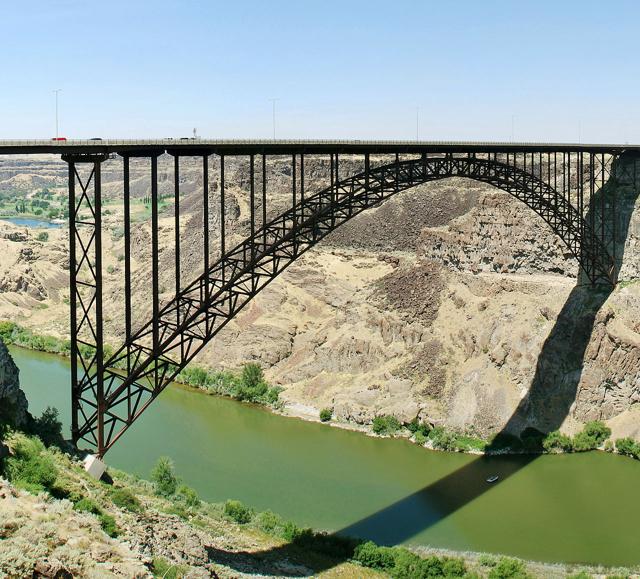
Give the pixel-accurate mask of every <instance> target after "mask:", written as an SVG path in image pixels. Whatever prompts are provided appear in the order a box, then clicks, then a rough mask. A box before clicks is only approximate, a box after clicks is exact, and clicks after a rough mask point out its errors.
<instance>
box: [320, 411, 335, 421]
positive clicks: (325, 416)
mask: <svg viewBox="0 0 640 579" xmlns="http://www.w3.org/2000/svg"><path fill="white" fill-rule="evenodd" d="M332 416H333V412H332V411H331V408H323V409H322V410H321V411H320V420H322V422H329V421H330V420H331V417H332Z"/></svg>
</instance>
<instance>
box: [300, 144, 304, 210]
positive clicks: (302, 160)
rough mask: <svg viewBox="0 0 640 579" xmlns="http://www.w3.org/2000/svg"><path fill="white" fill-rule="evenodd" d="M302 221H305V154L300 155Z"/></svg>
mask: <svg viewBox="0 0 640 579" xmlns="http://www.w3.org/2000/svg"><path fill="white" fill-rule="evenodd" d="M300 221H301V222H303V221H304V153H300Z"/></svg>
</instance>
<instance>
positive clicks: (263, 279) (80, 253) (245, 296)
mask: <svg viewBox="0 0 640 579" xmlns="http://www.w3.org/2000/svg"><path fill="white" fill-rule="evenodd" d="M194 154H197V155H201V156H202V160H203V164H202V171H203V194H204V199H206V200H207V201H206V202H205V203H204V208H203V213H204V221H203V233H204V236H205V251H204V264H203V273H202V274H201V275H200V276H199V277H198V278H197V279H195V280H194V281H192V282H191V283H190V284H189V285H187V286H186V287H181V283H180V267H181V266H180V236H179V227H180V222H179V187H180V181H179V172H180V155H179V154H178V153H175V154H174V157H175V159H174V161H175V170H174V178H175V185H174V186H175V215H176V217H175V228H176V236H175V250H176V251H175V267H176V280H175V292H176V293H175V296H174V297H173V298H172V299H171V300H170V301H168V302H167V303H166V304H164V305H161V304H160V302H159V286H158V267H159V264H158V169H157V153H152V154H146V155H145V154H144V152H142V153H139V154H135V153H132V152H127V153H126V155H125V156H124V193H125V224H124V225H125V293H126V294H127V295H126V296H125V310H126V311H125V323H126V332H125V333H126V339H125V342H124V344H123V345H122V346H121V347H120V348H119V349H118V350H117V351H116V352H115V353H114V354H113V355H111V356H109V357H108V358H107V359H105V357H104V351H103V346H102V294H101V281H102V280H101V276H102V273H101V259H100V251H101V236H100V163H101V161H102V160H104V158H103V157H93V156H83V157H79V156H74V157H66V158H65V160H66V161H67V162H68V163H69V190H70V202H69V203H70V247H71V332H72V344H71V348H72V370H73V391H72V392H73V416H74V419H73V438H74V441H75V442H76V443H82V444H88V445H90V446H91V447H93V448H94V449H95V451H96V452H97V454H98V455H100V456H102V455H104V453H105V452H107V450H109V449H110V448H111V447H112V446H113V444H114V443H115V442H116V441H117V440H118V439H119V438H120V437H121V436H122V435H123V433H124V432H125V431H126V430H127V428H128V427H129V426H130V425H131V424H132V423H133V422H134V421H135V420H136V419H137V418H138V417H139V416H140V415H141V413H142V412H143V411H144V410H145V409H146V408H147V407H148V406H149V404H151V402H152V401H153V400H154V399H155V397H156V396H158V395H159V394H160V392H162V390H163V389H164V388H165V387H166V386H167V385H168V384H169V383H170V382H171V381H172V380H173V379H174V378H175V377H176V376H177V374H178V373H179V372H180V371H181V370H182V369H183V368H185V366H186V365H187V364H188V363H189V362H190V361H191V360H192V359H193V358H194V356H196V355H197V354H198V352H200V350H201V349H202V348H203V347H204V346H205V345H206V344H207V343H208V342H209V341H210V340H211V338H213V337H214V336H215V335H216V334H217V333H218V332H219V331H220V330H221V329H222V328H224V326H225V325H226V324H227V323H228V322H229V321H230V320H231V319H233V317H234V316H235V315H236V314H237V313H238V312H239V311H240V310H242V308H243V307H244V306H245V305H246V304H247V303H248V302H249V301H250V300H251V299H252V298H253V297H254V296H255V295H256V294H257V293H258V292H259V291H260V290H261V289H263V288H264V287H266V286H267V285H268V284H269V283H270V282H271V281H272V280H273V279H274V278H275V277H276V276H277V275H279V274H280V273H281V272H282V271H284V270H285V269H286V268H287V266H289V265H290V264H291V263H293V261H295V260H296V259H297V258H298V257H299V256H300V255H302V254H303V253H305V252H306V251H307V250H309V249H310V248H311V247H313V246H314V245H315V244H316V243H318V242H319V241H320V240H321V239H323V238H324V237H325V236H326V235H327V234H328V233H330V232H331V231H333V230H334V229H336V228H337V227H339V226H340V225H342V224H343V223H345V222H346V221H348V220H349V219H351V218H352V217H354V216H355V215H357V214H359V213H360V212H362V211H364V210H366V209H368V208H370V207H374V206H376V205H378V204H380V203H381V202H383V201H385V200H386V199H388V198H389V197H391V196H393V195H395V194H396V193H399V192H401V191H404V190H406V189H409V188H411V187H415V186H417V185H421V184H423V183H427V182H430V181H436V180H440V179H444V178H448V177H466V178H470V179H474V180H477V181H481V182H484V183H488V184H490V185H493V186H495V187H497V188H499V189H501V190H503V191H506V192H508V193H510V194H511V195H513V196H514V197H516V198H517V199H520V200H521V201H523V202H524V203H526V204H527V205H528V206H529V207H530V208H531V209H532V210H533V211H535V212H536V213H537V214H538V215H540V217H542V219H544V220H545V221H546V222H547V223H548V224H549V226H550V227H551V228H552V229H553V231H554V232H556V233H557V234H558V236H559V237H560V238H561V239H562V240H563V241H564V243H565V244H566V245H567V247H568V248H569V250H570V251H571V253H572V254H573V255H574V256H575V258H576V259H577V260H578V262H579V264H580V266H581V268H582V270H583V272H584V273H585V275H586V277H587V278H588V279H589V280H590V281H591V282H592V283H609V284H611V283H615V280H616V264H615V243H612V242H611V239H613V237H612V231H613V230H614V229H615V213H614V212H615V203H614V202H612V199H611V198H610V197H609V198H607V200H606V201H605V195H604V193H603V192H604V191H605V187H604V185H605V183H606V182H607V180H608V179H609V177H610V175H611V163H612V162H613V160H614V158H613V156H608V158H605V155H604V154H602V155H597V154H589V153H582V152H580V153H575V154H571V153H567V152H562V153H559V154H558V153H549V152H545V153H526V152H524V153H517V152H512V153H487V154H477V153H468V154H459V153H445V154H435V155H431V154H430V155H427V154H422V155H420V156H415V155H413V156H412V158H408V159H402V158H400V157H399V156H398V155H396V156H395V159H393V160H392V162H391V163H386V164H383V165H380V166H375V167H374V166H373V164H372V162H371V159H370V156H369V154H368V153H367V154H365V155H364V158H363V165H364V171H361V172H359V173H357V174H355V175H351V176H345V177H343V176H342V175H341V172H340V161H339V156H338V154H337V153H335V154H331V163H330V180H329V185H328V186H327V187H325V188H323V189H322V190H321V191H319V192H318V193H315V194H313V195H306V194H305V185H304V174H305V170H304V157H305V155H304V153H303V152H301V153H300V154H299V155H295V154H294V155H293V157H292V158H291V164H292V174H293V189H292V202H291V207H290V208H289V209H288V210H287V211H285V212H284V213H282V214H281V215H279V216H277V217H276V218H275V219H272V220H271V221H269V222H267V213H266V204H267V196H266V187H267V185H266V183H267V177H266V160H265V155H264V153H262V154H258V155H257V156H258V157H260V159H261V163H260V162H259V163H257V165H258V172H262V180H261V185H262V191H256V189H257V188H256V186H255V172H256V171H255V165H256V163H255V158H254V155H251V156H250V179H249V180H250V204H249V207H250V233H249V235H248V236H247V238H246V239H245V240H244V241H242V242H241V243H239V244H238V245H236V246H235V247H233V248H232V249H230V250H227V249H226V246H225V243H226V238H225V156H224V155H219V156H217V157H216V158H217V159H219V161H220V175H219V182H220V197H221V203H220V227H221V231H220V234H221V235H220V245H221V255H222V257H221V258H220V259H218V260H216V261H215V262H214V263H210V262H209V240H208V213H209V205H208V192H209V155H210V151H201V152H196V153H190V155H194ZM130 156H148V157H149V158H150V160H151V203H152V223H151V225H152V253H153V257H152V259H153V267H152V283H151V290H152V302H153V314H152V317H151V319H150V320H148V322H147V323H146V324H144V325H143V326H141V327H140V328H139V329H137V330H135V331H133V330H132V323H131V295H130V292H131V267H130V263H129V262H130V247H129V244H130V215H129V211H130V210H129V199H128V197H129V157H130ZM80 163H84V164H88V165H89V166H90V167H91V173H90V175H89V178H88V179H85V180H84V181H83V180H81V179H80V177H79V174H78V171H77V165H78V164H80ZM296 171H298V172H299V173H298V177H296ZM76 183H79V185H80V191H81V193H80V194H79V195H77V194H76V191H77V190H76ZM91 184H93V194H90V185H91ZM260 194H261V195H262V204H261V212H262V215H260V211H259V210H257V209H256V198H257V197H259V195H260ZM86 210H88V211H89V214H88V215H89V217H90V218H89V219H87V215H85V214H84V212H85V211H86ZM81 211H82V212H83V213H81ZM81 233H84V235H81ZM613 236H614V234H613ZM87 237H88V239H87ZM91 256H93V260H92V259H91ZM85 336H86V337H85Z"/></svg>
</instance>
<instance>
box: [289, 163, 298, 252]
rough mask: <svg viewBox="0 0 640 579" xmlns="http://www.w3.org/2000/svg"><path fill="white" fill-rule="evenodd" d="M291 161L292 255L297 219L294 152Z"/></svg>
mask: <svg viewBox="0 0 640 579" xmlns="http://www.w3.org/2000/svg"><path fill="white" fill-rule="evenodd" d="M291 163H292V169H291V176H292V181H291V199H292V204H291V207H292V211H293V223H292V227H293V255H296V254H297V253H298V225H297V224H298V220H297V208H296V197H297V195H296V180H297V176H296V154H295V153H294V154H293V155H292V156H291Z"/></svg>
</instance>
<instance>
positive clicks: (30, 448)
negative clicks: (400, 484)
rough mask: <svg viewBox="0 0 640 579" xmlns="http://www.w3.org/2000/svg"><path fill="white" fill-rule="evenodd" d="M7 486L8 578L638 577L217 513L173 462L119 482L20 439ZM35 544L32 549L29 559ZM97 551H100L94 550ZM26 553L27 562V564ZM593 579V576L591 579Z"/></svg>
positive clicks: (115, 475)
mask: <svg viewBox="0 0 640 579" xmlns="http://www.w3.org/2000/svg"><path fill="white" fill-rule="evenodd" d="M6 438H7V444H8V446H9V447H10V448H11V449H12V452H13V456H12V457H11V458H9V459H7V460H5V462H4V463H3V465H2V466H3V474H4V476H5V477H6V476H9V478H10V479H11V481H10V482H7V481H4V480H2V479H0V513H1V514H2V516H0V520H1V521H2V524H1V525H0V531H1V533H2V537H3V541H0V568H1V569H2V570H3V571H5V572H6V573H8V574H9V576H12V575H11V572H14V574H15V575H16V576H22V575H25V574H29V573H32V572H33V571H34V570H36V569H37V570H38V572H40V573H41V574H42V576H45V577H53V576H55V575H56V573H58V574H60V573H63V572H67V573H71V574H72V575H74V576H84V575H88V574H91V573H92V572H93V573H95V572H100V573H102V574H103V575H101V576H115V575H118V574H120V575H122V574H124V575H125V576H128V577H150V576H155V577H187V576H188V577H208V576H218V577H248V576H253V577H255V576H256V575H258V576H266V577H291V576H317V577H327V578H329V577H344V578H354V579H355V578H369V577H393V578H398V579H400V578H403V579H420V578H423V577H463V576H465V577H482V578H485V577H486V578H489V579H500V578H508V577H531V578H533V577H545V578H564V577H571V576H572V577H576V576H578V577H580V578H581V579H586V578H588V577H605V576H613V575H615V576H624V577H629V576H631V573H634V572H637V570H630V569H626V568H616V569H605V568H598V567H588V566H579V565H550V564H543V563H534V562H526V561H523V560H520V559H515V558H508V557H502V556H497V555H488V554H481V553H470V552H464V553H454V552H451V551H445V550H442V549H430V548H426V547H422V548H412V549H407V548H389V547H379V546H377V545H375V544H374V543H372V542H366V543H365V542H359V541H355V540H350V539H348V538H343V537H337V536H335V535H330V534H327V533H322V532H315V531H312V530H310V529H305V528H301V527H299V526H297V525H296V524H295V523H292V522H290V521H286V520H284V519H283V518H282V517H280V516H278V515H277V514H275V513H273V512H271V511H263V512H257V511H255V510H254V509H252V508H251V507H249V506H246V505H244V504H242V503H240V502H239V501H233V500H227V501H225V502H223V503H207V502H204V501H202V500H200V498H199V497H198V496H197V493H195V491H193V489H190V488H189V487H187V486H185V485H183V484H181V483H180V481H179V478H178V477H177V475H176V473H175V472H174V471H173V467H172V465H171V462H170V461H167V460H164V461H163V462H162V465H160V466H159V465H156V467H155V468H154V470H153V472H152V473H151V478H152V481H153V482H149V481H147V480H144V479H140V478H137V477H133V476H131V475H128V474H126V473H124V472H122V471H118V470H115V469H109V477H108V478H107V482H98V481H95V480H93V479H91V478H90V477H88V476H87V475H86V473H85V472H84V470H83V468H82V465H81V463H80V462H79V461H78V460H77V459H76V458H74V457H72V456H70V455H68V454H65V453H63V452H61V451H60V450H58V449H57V448H55V447H50V448H45V447H44V446H43V445H42V444H40V443H39V442H38V441H37V440H36V439H34V438H30V437H27V436H25V435H23V434H19V433H14V434H12V435H9V436H8V437H6ZM26 541H28V542H29V549H24V547H25V545H26V543H25V542H26ZM87 542H89V544H90V545H91V548H90V549H87V548H85V545H87V544H88V543H87ZM18 553H20V556H18ZM580 573H581V574H580Z"/></svg>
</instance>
